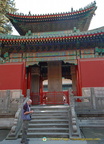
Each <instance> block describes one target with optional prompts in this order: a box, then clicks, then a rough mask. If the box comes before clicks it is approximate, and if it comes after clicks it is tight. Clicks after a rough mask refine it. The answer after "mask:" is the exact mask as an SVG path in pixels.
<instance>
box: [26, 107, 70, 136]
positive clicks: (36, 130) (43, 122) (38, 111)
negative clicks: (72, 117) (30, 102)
mask: <svg viewBox="0 0 104 144" xmlns="http://www.w3.org/2000/svg"><path fill="white" fill-rule="evenodd" d="M31 109H32V110H34V113H33V114H32V120H31V121H30V123H29V128H28V137H29V138H43V137H47V138H69V115H68V111H69V106H65V105H56V106H32V108H31Z"/></svg>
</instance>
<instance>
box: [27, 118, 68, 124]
mask: <svg viewBox="0 0 104 144" xmlns="http://www.w3.org/2000/svg"><path fill="white" fill-rule="evenodd" d="M68 122H69V121H68V119H39V120H38V119H33V120H31V121H30V123H68Z"/></svg>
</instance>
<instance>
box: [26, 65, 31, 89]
mask: <svg viewBox="0 0 104 144" xmlns="http://www.w3.org/2000/svg"><path fill="white" fill-rule="evenodd" d="M30 88H31V68H30V67H29V69H28V72H27V90H30Z"/></svg>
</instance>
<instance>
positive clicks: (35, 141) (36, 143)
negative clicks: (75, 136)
mask: <svg viewBox="0 0 104 144" xmlns="http://www.w3.org/2000/svg"><path fill="white" fill-rule="evenodd" d="M20 141H21V139H17V140H3V141H1V142H0V144H21V143H20ZM28 144H104V140H96V141H95V140H84V139H82V140H69V139H66V140H65V139H64V140H63V139H62V140H61V139H60V140H58V139H47V140H46V141H43V139H41V138H30V141H29V143H28Z"/></svg>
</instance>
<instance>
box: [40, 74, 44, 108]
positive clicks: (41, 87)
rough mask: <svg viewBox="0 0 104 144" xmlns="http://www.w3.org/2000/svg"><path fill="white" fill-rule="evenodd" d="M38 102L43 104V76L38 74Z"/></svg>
mask: <svg viewBox="0 0 104 144" xmlns="http://www.w3.org/2000/svg"><path fill="white" fill-rule="evenodd" d="M40 104H41V105H42V104H43V78H42V76H40Z"/></svg>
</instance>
